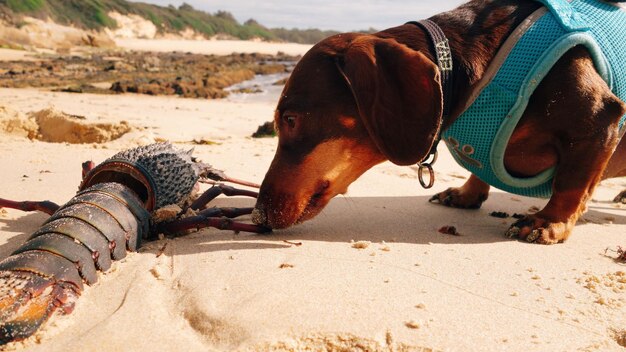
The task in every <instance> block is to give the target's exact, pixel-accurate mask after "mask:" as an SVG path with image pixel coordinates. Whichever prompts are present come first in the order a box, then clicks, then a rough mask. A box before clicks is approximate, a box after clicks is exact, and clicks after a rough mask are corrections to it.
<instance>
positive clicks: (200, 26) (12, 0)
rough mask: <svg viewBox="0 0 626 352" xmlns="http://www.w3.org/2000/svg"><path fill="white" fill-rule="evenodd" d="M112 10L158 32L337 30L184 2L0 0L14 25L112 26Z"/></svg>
mask: <svg viewBox="0 0 626 352" xmlns="http://www.w3.org/2000/svg"><path fill="white" fill-rule="evenodd" d="M112 11H115V12H119V13H121V14H123V15H128V14H134V15H139V16H141V17H143V18H145V19H147V20H149V21H151V22H152V23H154V24H155V25H156V26H157V28H158V29H159V31H160V32H162V33H171V32H180V31H182V30H184V29H186V28H191V29H193V30H194V31H196V32H198V33H201V34H204V35H206V36H207V37H210V36H213V35H216V34H226V35H230V36H233V37H236V38H240V39H250V38H262V39H265V40H283V41H290V42H296V43H316V42H317V41H319V40H321V39H323V38H325V37H327V36H329V35H332V34H335V33H337V32H334V31H320V30H316V29H310V30H298V29H285V28H276V29H269V28H266V27H264V26H263V25H261V24H259V23H258V22H256V21H255V20H252V19H251V20H248V21H246V22H245V23H243V24H240V23H238V22H237V20H236V19H235V17H234V16H233V15H232V14H230V13H229V12H225V11H217V12H216V13H213V14H211V13H207V12H204V11H199V10H196V9H194V8H193V7H192V6H190V5H188V4H183V5H181V6H180V7H178V8H177V7H174V6H167V7H163V6H157V5H152V4H146V3H136V2H128V1H126V0H0V14H1V16H2V18H3V19H4V20H5V21H8V22H11V23H13V24H14V25H19V24H20V17H21V16H22V15H28V16H33V17H38V18H51V19H52V20H54V21H55V22H57V23H61V24H71V25H74V26H77V27H79V28H85V29H94V30H99V29H103V28H106V27H108V28H115V27H116V26H117V23H116V22H115V20H114V19H112V18H111V17H109V15H108V13H109V12H112Z"/></svg>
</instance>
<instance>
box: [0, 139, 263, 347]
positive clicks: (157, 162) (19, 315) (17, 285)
mask: <svg viewBox="0 0 626 352" xmlns="http://www.w3.org/2000/svg"><path fill="white" fill-rule="evenodd" d="M206 179H211V180H213V181H227V182H233V183H238V184H244V185H248V186H251V185H252V184H249V183H247V182H244V181H239V180H236V179H231V178H229V177H227V176H226V175H224V173H222V172H221V171H219V170H216V169H214V168H212V167H211V166H210V165H208V164H203V163H200V162H197V161H196V160H194V159H193V158H192V157H191V152H185V151H181V150H177V149H174V148H173V147H172V145H171V144H169V143H158V144H152V145H148V146H145V147H139V148H135V149H130V150H127V151H123V152H120V153H118V154H116V155H115V156H113V157H112V158H110V159H108V160H106V161H105V162H103V163H102V164H100V165H99V166H97V167H95V168H94V167H93V163H91V162H87V163H84V164H83V182H82V184H81V186H80V188H79V192H78V194H77V195H76V196H75V197H74V198H72V199H71V200H70V201H69V202H68V203H66V204H65V205H63V206H58V205H56V204H54V203H52V202H49V201H45V202H13V201H8V200H4V199H0V207H7V208H15V209H21V210H25V211H34V210H38V211H43V212H46V213H48V214H51V215H52V216H51V217H50V218H49V219H48V220H47V221H46V222H45V224H44V225H43V226H42V227H41V228H39V229H38V230H37V231H36V232H35V233H34V234H33V235H32V236H31V237H30V238H29V240H28V241H27V242H26V243H24V244H23V245H22V246H21V247H19V248H18V249H17V250H16V251H15V252H13V254H12V255H11V256H9V257H8V258H6V259H5V260H3V261H2V262H0V344H5V343H8V342H12V341H16V340H21V339H24V338H27V337H29V336H31V335H32V334H33V333H35V332H36V331H37V329H38V328H39V327H40V326H41V325H42V324H43V323H44V322H45V321H46V320H47V319H48V318H49V317H50V316H51V314H52V313H54V312H55V311H56V310H57V309H60V311H61V312H63V313H66V314H67V313H70V312H71V311H72V310H73V308H74V303H75V301H76V299H77V298H78V297H79V295H80V293H81V292H82V290H83V283H85V284H87V285H91V284H93V283H95V282H96V281H97V279H98V276H97V271H98V270H100V271H103V272H104V271H107V270H108V269H109V268H110V267H111V262H112V261H114V260H120V259H122V258H124V257H125V256H126V253H127V251H135V250H136V249H137V248H138V247H139V246H140V245H141V241H142V240H150V239H154V238H155V237H156V236H157V235H158V234H160V233H167V234H175V233H180V232H183V231H186V230H191V229H200V228H203V227H217V228H220V229H230V230H234V231H246V232H254V233H263V232H268V231H269V229H268V228H265V227H261V226H256V225H251V224H244V223H238V222H234V221H233V220H231V218H234V217H237V216H239V215H243V214H249V213H250V212H252V208H245V209H243V208H239V209H237V208H207V209H205V207H206V204H207V203H208V202H209V201H211V200H212V199H213V198H215V197H217V196H218V195H220V194H226V195H244V196H251V197H256V195H257V193H256V192H252V191H246V190H239V189H236V188H233V187H230V186H225V185H223V184H215V185H214V186H213V187H212V188H210V189H209V190H208V191H206V192H205V193H204V194H203V195H201V196H200V197H199V198H197V199H196V200H195V201H193V202H191V203H190V204H189V197H190V195H192V194H193V193H194V188H195V185H196V183H197V182H198V181H202V180H206ZM252 186H254V185H252ZM257 187H258V186H257ZM171 204H179V205H180V204H185V205H183V211H182V212H181V213H180V214H179V215H178V216H176V217H175V218H174V219H170V220H156V219H155V218H153V217H152V216H151V214H152V213H153V212H154V211H156V210H158V209H160V208H162V207H164V206H167V205H171ZM189 208H191V209H193V210H197V212H196V215H193V216H190V217H186V218H183V215H182V214H183V213H185V211H186V210H187V209H189Z"/></svg>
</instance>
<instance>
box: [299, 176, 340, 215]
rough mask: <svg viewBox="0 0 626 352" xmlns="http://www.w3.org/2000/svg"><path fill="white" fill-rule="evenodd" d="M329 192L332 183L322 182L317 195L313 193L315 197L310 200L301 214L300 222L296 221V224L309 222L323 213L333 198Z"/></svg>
mask: <svg viewBox="0 0 626 352" xmlns="http://www.w3.org/2000/svg"><path fill="white" fill-rule="evenodd" d="M329 190H330V181H322V182H321V183H320V185H319V186H318V187H317V189H316V191H315V193H313V195H311V197H310V198H309V202H308V203H307V205H306V207H305V208H304V210H303V211H302V213H301V214H300V217H299V218H298V220H296V224H300V223H302V222H304V221H306V220H309V219H311V218H312V217H314V216H315V215H317V214H318V213H319V212H320V211H322V209H323V208H324V206H325V205H326V204H327V203H328V201H329V199H330V198H332V197H330V196H329Z"/></svg>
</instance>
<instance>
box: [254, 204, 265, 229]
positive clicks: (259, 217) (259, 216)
mask: <svg viewBox="0 0 626 352" xmlns="http://www.w3.org/2000/svg"><path fill="white" fill-rule="evenodd" d="M251 216H252V222H253V223H255V224H257V225H262V226H267V225H268V224H267V214H266V213H265V209H264V207H263V205H259V204H257V207H256V208H254V210H252V214H251Z"/></svg>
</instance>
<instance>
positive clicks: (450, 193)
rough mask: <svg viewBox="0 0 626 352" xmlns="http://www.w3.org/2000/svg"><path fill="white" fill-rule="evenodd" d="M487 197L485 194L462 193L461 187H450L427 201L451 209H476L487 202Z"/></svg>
mask: <svg viewBox="0 0 626 352" xmlns="http://www.w3.org/2000/svg"><path fill="white" fill-rule="evenodd" d="M487 196H488V195H487V194H486V193H469V192H464V190H463V188H462V187H452V188H448V189H447V190H445V191H443V192H441V193H437V194H435V195H434V196H432V197H431V198H430V199H429V200H428V201H429V202H431V203H433V202H437V203H439V204H443V205H445V206H447V207H452V208H462V209H478V208H480V206H481V205H482V204H483V202H484V201H485V200H487Z"/></svg>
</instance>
